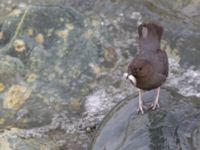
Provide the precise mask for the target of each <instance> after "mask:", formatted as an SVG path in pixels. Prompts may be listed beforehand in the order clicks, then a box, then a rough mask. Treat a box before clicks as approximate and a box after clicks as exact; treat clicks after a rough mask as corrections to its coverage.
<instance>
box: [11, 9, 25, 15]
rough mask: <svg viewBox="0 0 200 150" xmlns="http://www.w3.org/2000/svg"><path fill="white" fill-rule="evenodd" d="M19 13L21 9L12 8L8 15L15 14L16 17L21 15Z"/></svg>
mask: <svg viewBox="0 0 200 150" xmlns="http://www.w3.org/2000/svg"><path fill="white" fill-rule="evenodd" d="M21 13H22V11H21V10H20V9H14V10H13V11H12V12H11V13H10V14H9V16H16V17H18V16H20V15H21Z"/></svg>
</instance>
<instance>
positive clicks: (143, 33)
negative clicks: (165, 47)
mask: <svg viewBox="0 0 200 150" xmlns="http://www.w3.org/2000/svg"><path fill="white" fill-rule="evenodd" d="M163 30H164V29H163V27H161V26H160V25H158V24H156V23H143V24H141V25H139V26H138V34H139V39H144V38H156V39H158V40H159V41H160V40H161V37H162V34H163Z"/></svg>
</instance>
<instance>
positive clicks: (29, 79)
mask: <svg viewBox="0 0 200 150" xmlns="http://www.w3.org/2000/svg"><path fill="white" fill-rule="evenodd" d="M36 79H37V75H36V74H34V73H31V74H28V75H27V79H26V81H27V82H34V81H35V80H36Z"/></svg>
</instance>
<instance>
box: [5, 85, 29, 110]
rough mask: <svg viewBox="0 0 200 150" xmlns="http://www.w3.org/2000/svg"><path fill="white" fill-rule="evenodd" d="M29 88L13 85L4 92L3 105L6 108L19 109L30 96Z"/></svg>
mask: <svg viewBox="0 0 200 150" xmlns="http://www.w3.org/2000/svg"><path fill="white" fill-rule="evenodd" d="M30 95H31V90H30V89H27V88H26V87H23V86H20V85H13V86H12V87H11V88H10V89H9V90H8V92H7V93H6V96H5V99H4V101H3V107H4V108H8V109H14V110H17V109H19V108H20V107H21V106H22V105H23V104H24V103H25V101H26V100H27V99H28V98H29V97H30Z"/></svg>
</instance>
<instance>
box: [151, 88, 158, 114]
mask: <svg viewBox="0 0 200 150" xmlns="http://www.w3.org/2000/svg"><path fill="white" fill-rule="evenodd" d="M159 95H160V87H159V88H158V89H157V95H156V99H155V101H154V102H153V104H152V105H151V109H152V110H155V109H156V108H159V107H160V105H159Z"/></svg>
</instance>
